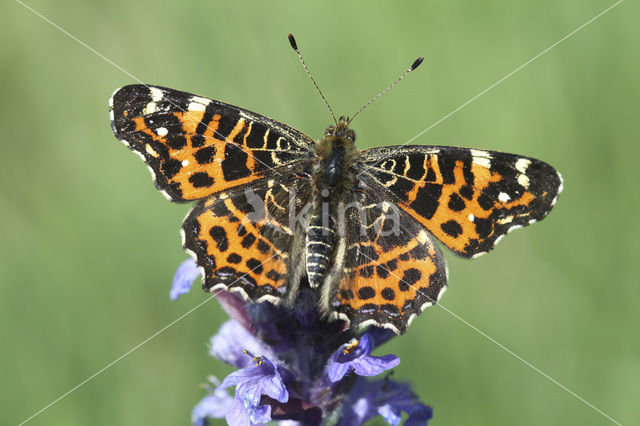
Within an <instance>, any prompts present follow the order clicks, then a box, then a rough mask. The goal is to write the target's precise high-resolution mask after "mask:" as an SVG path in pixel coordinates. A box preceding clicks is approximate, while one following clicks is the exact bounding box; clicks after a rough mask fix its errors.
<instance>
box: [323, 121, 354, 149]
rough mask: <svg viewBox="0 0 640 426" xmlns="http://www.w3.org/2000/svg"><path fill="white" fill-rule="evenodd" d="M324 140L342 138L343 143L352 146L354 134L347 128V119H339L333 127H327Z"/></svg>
mask: <svg viewBox="0 0 640 426" xmlns="http://www.w3.org/2000/svg"><path fill="white" fill-rule="evenodd" d="M324 137H325V138H331V137H333V138H339V139H341V138H344V139H346V140H345V141H344V142H345V143H349V142H350V143H351V144H353V143H354V142H355V141H356V132H354V131H353V130H352V129H350V128H349V118H348V117H344V116H342V117H340V120H338V123H337V124H336V125H335V126H334V125H330V126H328V127H327V128H326V129H325V131H324Z"/></svg>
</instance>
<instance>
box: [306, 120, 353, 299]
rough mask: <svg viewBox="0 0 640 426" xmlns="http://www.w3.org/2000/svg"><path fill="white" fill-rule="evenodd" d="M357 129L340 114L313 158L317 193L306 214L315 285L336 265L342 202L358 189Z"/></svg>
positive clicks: (310, 267)
mask: <svg viewBox="0 0 640 426" xmlns="http://www.w3.org/2000/svg"><path fill="white" fill-rule="evenodd" d="M355 138H356V135H355V132H354V131H353V130H351V129H349V128H348V122H347V120H346V119H345V118H344V117H340V120H339V121H338V123H337V125H336V126H329V127H327V129H326V130H325V134H324V137H323V138H322V139H320V140H318V141H317V142H316V147H315V154H316V156H315V158H314V159H313V171H312V180H313V185H312V188H313V194H312V203H311V204H312V205H311V209H310V211H309V213H308V215H307V218H306V224H305V226H306V244H305V246H306V253H305V259H306V270H307V276H308V278H309V284H310V286H311V287H318V286H320V285H321V284H322V282H323V281H324V280H325V279H326V277H327V275H328V274H331V272H332V271H330V270H329V268H330V267H331V265H335V264H336V263H335V262H334V260H335V259H334V258H335V255H336V254H335V253H334V251H335V248H336V247H337V246H338V245H337V244H336V243H337V242H338V239H339V238H340V234H341V233H340V229H339V228H340V223H341V221H340V218H339V217H338V212H339V208H338V205H339V203H341V202H343V201H344V199H345V198H346V197H347V195H348V194H349V193H350V192H352V191H353V190H354V186H355V180H356V173H357V168H358V165H359V162H360V160H361V154H360V151H359V150H358V148H356V146H355V143H354V142H355Z"/></svg>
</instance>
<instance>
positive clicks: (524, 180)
mask: <svg viewBox="0 0 640 426" xmlns="http://www.w3.org/2000/svg"><path fill="white" fill-rule="evenodd" d="M518 183H519V184H520V185H522V186H523V187H525V188H529V176H527V175H523V174H520V175H518Z"/></svg>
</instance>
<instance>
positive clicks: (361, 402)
mask: <svg viewBox="0 0 640 426" xmlns="http://www.w3.org/2000/svg"><path fill="white" fill-rule="evenodd" d="M344 407H345V409H344V412H343V415H342V417H341V419H340V422H339V423H338V425H339V426H360V425H363V424H364V423H365V422H366V421H367V420H369V419H371V418H373V417H376V416H378V415H380V416H382V418H383V419H384V420H385V421H386V422H387V423H388V424H390V425H393V426H396V425H399V424H400V421H401V420H402V412H403V411H404V412H405V413H407V414H408V417H407V420H406V421H405V423H404V424H405V426H426V425H427V421H428V420H429V419H431V417H433V410H432V409H431V407H429V406H427V405H424V404H423V403H421V402H420V401H419V400H418V397H417V396H416V395H415V394H414V393H413V392H412V391H411V389H410V388H409V385H407V384H406V383H396V382H393V381H391V380H388V379H387V378H385V379H384V380H378V381H376V382H369V381H367V380H365V379H362V378H360V379H358V382H357V383H356V384H355V385H354V387H353V388H352V390H351V392H350V393H349V396H348V397H347V401H346V403H345V404H344Z"/></svg>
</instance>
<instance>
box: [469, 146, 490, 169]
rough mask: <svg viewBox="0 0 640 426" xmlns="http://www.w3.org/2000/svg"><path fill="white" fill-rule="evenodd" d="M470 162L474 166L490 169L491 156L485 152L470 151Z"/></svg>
mask: <svg viewBox="0 0 640 426" xmlns="http://www.w3.org/2000/svg"><path fill="white" fill-rule="evenodd" d="M471 155H472V160H471V161H473V162H474V163H475V164H478V165H480V166H482V167H486V168H487V169H490V168H491V154H489V153H488V152H487V151H481V150H479V149H472V150H471Z"/></svg>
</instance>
